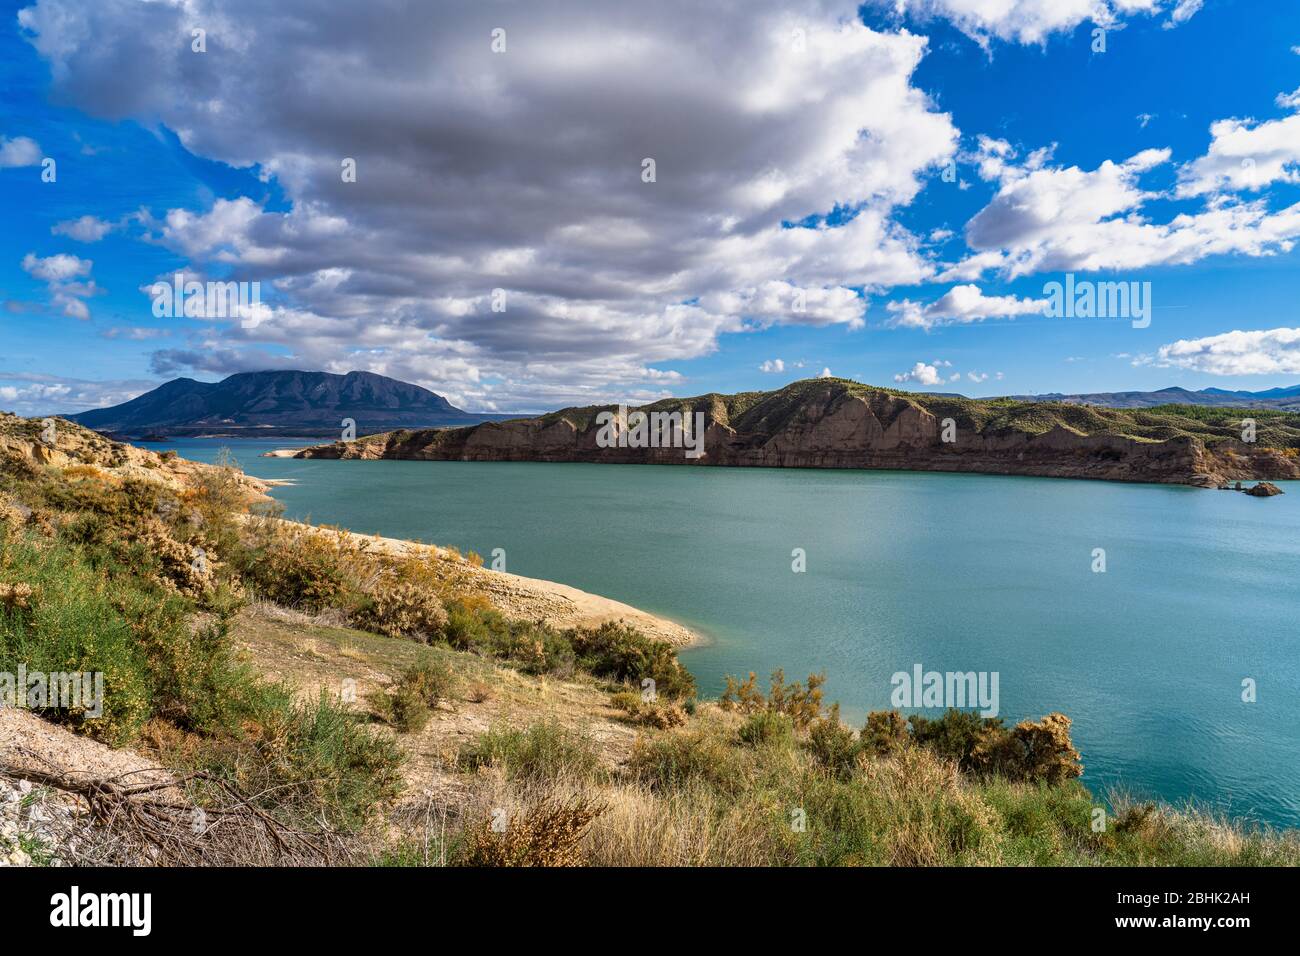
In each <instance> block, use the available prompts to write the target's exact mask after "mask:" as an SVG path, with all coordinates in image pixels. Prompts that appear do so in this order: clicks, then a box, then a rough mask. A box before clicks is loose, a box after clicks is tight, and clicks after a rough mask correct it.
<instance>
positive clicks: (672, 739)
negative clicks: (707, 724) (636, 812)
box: [627, 730, 752, 797]
mask: <svg viewBox="0 0 1300 956" xmlns="http://www.w3.org/2000/svg"><path fill="white" fill-rule="evenodd" d="M744 756H745V755H744V754H743V753H742V752H741V751H740V750H739V749H738V748H736V747H734V746H733V745H732V744H731V743H730V742H729V741H727V740H726V739H725V738H723V737H722V736H720V735H719V734H716V733H712V732H710V731H707V730H701V731H696V732H693V733H691V732H683V731H678V732H675V733H667V734H661V735H658V736H655V737H652V738H645V737H641V738H638V739H637V741H636V742H635V743H634V744H633V747H632V754H631V756H630V757H629V758H628V764H627V770H628V773H629V775H630V776H631V777H632V779H633V780H636V781H638V782H640V783H643V784H645V785H647V786H649V787H650V788H651V789H653V790H656V791H659V792H670V791H674V790H682V789H687V788H689V787H691V786H695V785H703V786H705V787H707V788H709V789H711V790H713V791H715V792H717V793H719V794H723V795H725V796H728V797H735V796H737V795H738V794H740V793H741V792H743V791H744V790H745V788H746V787H747V785H748V783H749V781H750V779H751V777H752V764H751V762H749V761H747V760H746V759H744Z"/></svg>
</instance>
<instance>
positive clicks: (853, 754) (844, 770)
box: [807, 704, 858, 778]
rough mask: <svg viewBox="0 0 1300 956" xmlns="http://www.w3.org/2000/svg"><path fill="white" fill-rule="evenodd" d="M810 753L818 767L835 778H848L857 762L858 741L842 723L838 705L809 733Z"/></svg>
mask: <svg viewBox="0 0 1300 956" xmlns="http://www.w3.org/2000/svg"><path fill="white" fill-rule="evenodd" d="M807 746H808V752H809V753H810V754H812V757H813V760H815V761H816V762H817V765H818V766H819V767H821V768H822V769H823V770H826V771H827V772H828V773H830V774H832V775H833V776H835V777H840V778H847V777H848V776H849V775H850V774H852V772H853V767H854V765H855V764H856V762H857V755H858V741H857V740H856V739H855V738H854V736H853V731H852V730H850V729H849V728H848V727H846V726H844V724H842V723H840V708H839V705H838V704H836V705H835V706H833V707H832V708H831V712H830V715H829V716H828V717H825V718H823V719H822V720H819V721H817V722H816V723H815V724H813V725H812V727H811V728H810V729H809V731H808V745H807Z"/></svg>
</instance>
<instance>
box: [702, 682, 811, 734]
mask: <svg viewBox="0 0 1300 956" xmlns="http://www.w3.org/2000/svg"><path fill="white" fill-rule="evenodd" d="M726 682H727V683H726V689H725V690H724V691H723V692H722V696H721V697H720V698H719V699H718V704H719V705H720V706H721V707H722V709H723V710H738V711H740V712H741V713H742V714H752V713H757V712H759V711H762V710H767V711H771V712H772V713H777V714H785V715H787V716H788V717H789V718H790V719H791V720H792V721H793V722H794V726H795V727H796V728H797V729H799V730H803V729H805V728H806V727H808V726H809V725H810V724H811V723H812V722H813V721H814V720H816V719H817V718H819V717H820V716H821V712H822V690H821V688H822V685H823V684H825V683H826V675H825V674H809V675H808V686H807V687H804V685H803V684H800V683H799V682H798V681H796V682H794V683H793V684H787V683H786V682H785V671H783V670H782V669H781V668H779V667H778V668H777V669H776V670H774V671H773V672H772V680H771V684H770V689H769V691H768V693H767V695H766V696H764V694H763V692H762V691H761V690H759V689H758V687H757V678H756V677H755V675H754V672H753V671H750V672H749V677H748V678H747V679H746V680H745V681H744V682H743V683H741V682H739V681H737V680H736V678H734V677H732V676H731V675H730V674H728V675H727V677H726Z"/></svg>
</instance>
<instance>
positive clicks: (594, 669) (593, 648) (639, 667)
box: [566, 621, 695, 700]
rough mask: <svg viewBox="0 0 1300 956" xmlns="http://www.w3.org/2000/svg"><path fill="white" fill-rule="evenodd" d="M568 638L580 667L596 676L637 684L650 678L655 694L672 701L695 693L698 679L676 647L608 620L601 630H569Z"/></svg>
mask: <svg viewBox="0 0 1300 956" xmlns="http://www.w3.org/2000/svg"><path fill="white" fill-rule="evenodd" d="M566 636H567V637H568V639H569V641H570V643H571V644H572V646H573V650H574V653H575V654H576V655H577V663H578V666H579V667H581V668H582V669H583V670H585V671H588V672H590V673H592V674H595V675H596V676H597V677H605V678H608V679H609V680H612V681H617V682H619V683H624V682H626V683H632V684H636V685H640V684H641V682H642V681H643V680H644V679H645V678H647V677H648V678H650V679H651V680H653V681H654V686H655V692H656V694H658V695H659V696H660V697H666V698H669V699H671V700H683V699H686V698H689V697H691V696H693V695H694V693H695V678H694V677H692V676H691V673H690V671H688V670H687V669H686V668H685V667H683V666H682V665H681V663H680V662H679V661H678V660H677V654H676V651H675V650H674V649H673V647H672V646H671V645H669V644H667V643H666V642H664V641H656V640H652V639H650V638H648V637H646V636H645V635H644V634H642V633H641V632H640V631H638V630H636V629H635V628H631V627H628V626H627V625H625V624H622V623H615V622H612V621H607V622H606V623H604V624H602V625H601V626H600V627H598V628H594V629H580V630H573V631H568V632H566Z"/></svg>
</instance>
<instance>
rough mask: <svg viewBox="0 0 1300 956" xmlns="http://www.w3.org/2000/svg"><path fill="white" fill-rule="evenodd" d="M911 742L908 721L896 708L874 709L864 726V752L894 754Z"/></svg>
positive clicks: (870, 754) (873, 755)
mask: <svg viewBox="0 0 1300 956" xmlns="http://www.w3.org/2000/svg"><path fill="white" fill-rule="evenodd" d="M910 742H911V738H910V737H909V736H908V733H907V721H906V720H904V719H903V715H902V714H900V713H899V712H898V711H896V710H873V711H872V712H871V713H869V714H867V722H866V724H865V725H864V726H863V728H862V737H861V746H862V752H863V753H865V754H867V755H868V756H872V757H878V756H885V755H888V754H892V753H894V752H896V751H898V750H900V749H902V748H903V747H906V746H907V745H908V744H909V743H910Z"/></svg>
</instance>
